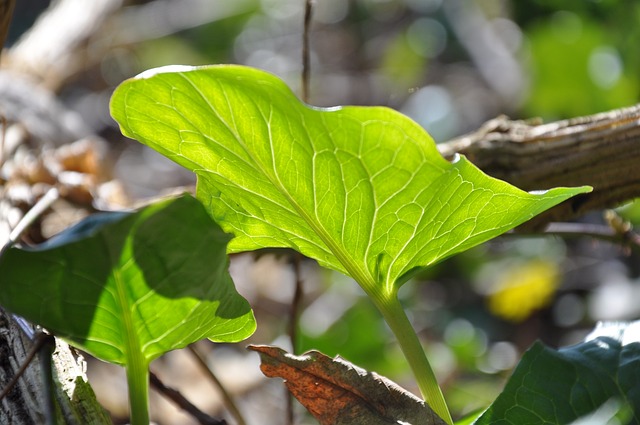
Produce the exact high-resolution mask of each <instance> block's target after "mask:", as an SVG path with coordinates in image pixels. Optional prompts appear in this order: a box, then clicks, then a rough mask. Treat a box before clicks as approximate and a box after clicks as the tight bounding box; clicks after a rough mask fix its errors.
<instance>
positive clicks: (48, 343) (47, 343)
mask: <svg viewBox="0 0 640 425" xmlns="http://www.w3.org/2000/svg"><path fill="white" fill-rule="evenodd" d="M41 334H44V335H46V336H47V337H48V338H43V340H44V342H43V343H42V346H41V347H40V349H39V350H38V359H39V360H40V373H41V374H42V384H43V385H42V386H43V387H44V398H45V409H44V411H45V418H46V419H45V422H46V424H47V425H56V424H57V422H58V421H57V420H56V413H55V412H56V406H55V397H54V388H55V384H54V382H53V369H52V356H53V351H54V350H55V349H56V339H55V337H54V336H53V335H49V334H45V333H44V332H41Z"/></svg>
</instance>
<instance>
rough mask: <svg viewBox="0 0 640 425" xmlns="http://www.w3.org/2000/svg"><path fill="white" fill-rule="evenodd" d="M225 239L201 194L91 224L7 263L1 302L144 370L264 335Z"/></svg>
mask: <svg viewBox="0 0 640 425" xmlns="http://www.w3.org/2000/svg"><path fill="white" fill-rule="evenodd" d="M229 238H230V236H229V235H227V234H225V233H224V232H223V231H222V230H221V229H220V228H219V227H218V226H217V225H216V224H215V223H213V222H212V220H211V218H210V217H209V216H208V215H207V213H206V211H205V210H204V208H203V207H202V205H201V204H200V203H199V202H198V201H197V200H195V199H194V198H192V197H191V196H187V195H185V196H183V197H181V198H177V199H174V200H169V201H163V202H161V203H158V204H155V205H151V206H149V207H146V208H144V209H142V210H140V211H138V212H135V213H103V214H97V215H95V216H92V217H89V218H88V219H86V220H85V221H83V222H81V223H80V224H78V225H77V226H75V227H73V228H70V229H68V230H67V231H65V232H63V233H62V234H60V235H59V236H57V237H55V238H53V239H51V240H50V241H49V242H47V243H45V244H43V245H41V246H38V247H35V248H31V249H27V248H24V249H18V248H12V249H10V250H8V251H7V252H6V253H5V255H3V256H2V257H1V258H0V276H2V283H1V284H0V304H2V306H3V307H5V308H7V309H8V310H10V311H12V312H14V313H16V314H19V315H21V316H23V317H25V318H26V319H28V320H30V321H32V322H34V323H37V324H39V325H42V326H43V327H45V328H46V329H48V330H50V331H52V332H53V333H54V334H56V335H57V336H60V337H63V338H65V339H66V340H68V341H69V342H70V343H71V344H73V345H75V346H77V347H80V348H82V349H84V350H86V351H87V352H89V353H91V354H92V355H94V356H96V357H98V358H100V359H103V360H105V361H109V362H112V363H116V364H121V365H126V364H127V363H129V362H131V361H132V360H135V359H137V360H138V361H139V363H140V364H147V365H148V364H149V362H150V361H151V360H153V359H154V358H156V357H158V356H160V355H161V354H163V353H164V352H166V351H169V350H172V349H176V348H180V347H184V346H186V345H188V344H190V343H192V342H194V341H197V340H200V339H203V338H210V339H212V340H214V341H224V342H236V341H240V340H242V339H245V338H247V337H248V336H249V335H251V333H253V331H254V329H255V321H254V318H253V313H252V312H251V309H250V307H249V305H248V303H247V302H246V300H245V299H244V298H242V297H241V296H240V295H239V294H238V293H237V292H236V290H235V288H234V286H233V282H232V281H231V277H230V276H229V274H228V271H227V268H228V259H227V256H226V245H227V242H228V240H229Z"/></svg>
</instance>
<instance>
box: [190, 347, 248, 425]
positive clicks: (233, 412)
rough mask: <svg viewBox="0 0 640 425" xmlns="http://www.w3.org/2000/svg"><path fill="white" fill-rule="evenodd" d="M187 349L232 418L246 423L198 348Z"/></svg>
mask: <svg viewBox="0 0 640 425" xmlns="http://www.w3.org/2000/svg"><path fill="white" fill-rule="evenodd" d="M187 349H188V350H189V352H190V353H191V354H192V355H193V358H194V360H195V361H196V363H197V364H198V366H200V369H201V370H202V372H203V373H204V374H205V375H206V376H207V377H209V379H210V380H211V382H213V384H214V385H215V386H216V388H217V389H218V391H220V394H221V395H222V398H223V399H224V403H225V405H226V406H227V409H229V412H230V413H231V415H232V416H233V418H234V419H235V420H236V422H237V423H238V425H246V421H245V420H244V417H243V416H242V413H240V409H238V406H237V405H236V403H235V402H234V400H233V397H231V394H229V392H228V391H227V389H226V388H225V387H224V385H222V382H220V380H219V379H218V377H217V376H216V375H215V374H214V373H213V371H212V370H211V369H210V368H209V366H208V365H207V362H206V361H205V360H204V358H203V357H202V355H201V354H200V353H199V352H198V350H196V349H195V347H194V346H193V345H189V346H188V347H187Z"/></svg>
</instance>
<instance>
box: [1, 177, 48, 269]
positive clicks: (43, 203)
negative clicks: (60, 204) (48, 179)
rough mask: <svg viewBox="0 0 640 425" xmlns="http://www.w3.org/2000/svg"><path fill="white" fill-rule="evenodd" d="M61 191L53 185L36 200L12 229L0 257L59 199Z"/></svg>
mask: <svg viewBox="0 0 640 425" xmlns="http://www.w3.org/2000/svg"><path fill="white" fill-rule="evenodd" d="M59 196H60V193H59V192H58V189H56V188H55V187H52V188H51V189H49V190H48V191H47V193H45V194H44V196H43V197H42V198H40V199H39V200H38V202H36V204H35V205H34V206H33V207H32V208H31V209H30V210H29V211H27V213H26V214H25V215H24V217H22V219H21V220H20V221H19V222H18V225H17V226H16V227H15V228H14V229H13V230H12V231H11V233H10V234H9V240H8V241H7V243H6V244H5V245H4V246H3V247H2V249H0V257H1V256H2V254H4V252H5V251H6V250H7V249H9V248H11V247H12V246H13V244H15V243H16V242H17V240H18V239H19V238H20V236H21V235H22V233H24V232H25V230H27V229H28V228H29V226H31V224H33V222H34V221H36V220H37V219H38V217H40V216H41V215H42V213H44V212H45V211H46V210H47V209H49V207H50V206H51V205H52V204H53V203H54V202H55V201H56V200H57V199H58V197H59Z"/></svg>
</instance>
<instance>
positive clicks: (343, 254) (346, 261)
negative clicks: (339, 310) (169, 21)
mask: <svg viewBox="0 0 640 425" xmlns="http://www.w3.org/2000/svg"><path fill="white" fill-rule="evenodd" d="M179 75H180V76H181V77H182V78H183V79H185V80H186V81H187V82H188V83H189V84H190V85H191V87H192V88H193V89H194V90H195V91H196V93H198V95H199V96H200V98H201V99H202V100H203V101H204V102H205V103H206V105H207V106H208V107H209V109H210V110H211V112H212V113H213V114H214V115H216V116H217V118H218V119H219V120H220V122H222V123H224V125H225V127H227V129H228V130H229V131H230V132H231V133H232V134H233V135H234V137H235V140H236V142H237V143H238V145H239V146H240V147H241V148H242V150H243V151H244V152H245V153H246V155H247V156H248V157H249V158H250V159H251V161H252V162H253V163H254V164H255V165H256V167H257V168H258V169H259V171H260V172H261V173H262V174H263V175H264V176H266V178H267V180H269V182H270V183H271V184H272V185H273V186H274V187H275V188H276V189H277V190H278V192H280V193H281V194H282V195H283V196H284V197H285V199H286V200H287V202H288V203H289V205H290V206H291V207H293V209H294V210H295V211H296V212H297V213H298V214H299V215H300V216H301V217H302V219H303V220H304V221H305V222H306V223H307V224H308V225H309V227H311V229H312V230H313V231H314V232H315V233H316V234H317V235H318V237H319V238H320V240H322V242H323V243H324V244H325V245H326V246H327V248H329V251H330V252H331V253H332V254H333V255H334V256H335V258H336V259H337V260H338V261H339V262H340V263H341V264H342V265H343V266H344V268H345V270H347V271H348V272H349V274H350V275H351V277H352V278H353V279H355V280H356V281H357V282H358V283H359V284H360V285H361V286H362V287H363V288H364V289H365V291H367V292H370V291H375V290H376V282H375V280H374V278H373V277H372V276H371V274H370V273H368V272H367V271H366V270H365V269H363V268H361V267H359V266H358V264H357V262H356V261H352V259H351V257H350V256H349V254H348V253H347V251H346V250H345V249H343V248H342V247H341V246H340V245H339V244H338V243H336V241H334V239H333V238H332V237H331V236H330V235H329V232H327V231H326V230H325V229H324V227H322V225H321V223H320V222H318V221H317V220H314V219H313V218H312V217H311V216H310V215H309V214H307V212H306V211H305V210H304V208H302V207H301V206H300V205H299V204H298V203H297V202H296V201H295V198H294V197H293V196H291V195H290V194H289V192H288V191H287V190H286V188H285V186H284V185H283V184H282V182H281V181H280V178H279V176H278V172H277V168H276V167H275V163H274V165H273V172H274V173H273V174H274V177H275V178H276V179H277V180H275V179H274V178H273V177H272V176H271V175H270V173H268V172H267V169H266V167H265V166H264V164H262V162H261V161H259V160H258V159H257V158H256V157H255V156H254V155H253V154H252V151H251V150H250V149H249V148H248V147H247V145H246V144H245V143H244V140H243V139H242V138H241V137H240V136H239V135H238V132H237V129H236V127H235V125H236V124H235V123H236V117H235V114H234V110H233V109H232V108H229V114H230V116H231V120H232V122H233V124H234V127H231V126H229V123H227V122H226V120H224V119H223V118H222V117H221V116H220V115H219V114H218V113H217V112H216V110H215V108H214V107H213V105H211V103H210V102H209V99H207V97H206V96H205V95H204V94H203V93H202V92H201V91H200V90H199V89H198V87H197V86H196V84H195V83H194V82H193V81H192V80H191V79H190V78H188V77H187V76H186V75H185V74H183V73H180V74H179ZM220 91H221V92H222V93H223V95H224V98H225V100H226V102H227V104H229V98H228V96H227V92H226V90H225V88H224V87H220ZM256 110H258V111H260V115H261V118H262V119H263V120H264V122H265V123H266V125H267V129H268V134H269V146H270V148H271V150H270V152H271V157H272V158H273V143H272V138H271V137H272V133H271V126H270V124H269V121H268V120H267V119H266V117H265V116H264V115H263V114H262V110H261V109H260V108H259V107H258V106H257V105H256ZM203 135H204V136H205V137H206V138H207V139H209V140H211V141H212V142H214V143H216V144H218V145H219V143H217V142H216V141H215V140H213V139H211V137H209V136H208V135H206V134H204V133H203ZM307 136H308V133H307ZM313 184H314V187H315V179H314V180H313Z"/></svg>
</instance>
